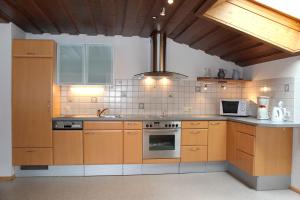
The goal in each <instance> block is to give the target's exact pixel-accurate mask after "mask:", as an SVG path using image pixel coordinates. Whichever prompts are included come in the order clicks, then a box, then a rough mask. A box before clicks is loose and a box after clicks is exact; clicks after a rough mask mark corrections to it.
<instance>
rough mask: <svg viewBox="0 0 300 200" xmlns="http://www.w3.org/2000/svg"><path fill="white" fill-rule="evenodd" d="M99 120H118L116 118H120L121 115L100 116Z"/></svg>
mask: <svg viewBox="0 0 300 200" xmlns="http://www.w3.org/2000/svg"><path fill="white" fill-rule="evenodd" d="M99 118H104V119H118V118H121V115H101V116H100V117H99Z"/></svg>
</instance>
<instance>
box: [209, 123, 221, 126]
mask: <svg viewBox="0 0 300 200" xmlns="http://www.w3.org/2000/svg"><path fill="white" fill-rule="evenodd" d="M210 125H213V126H216V125H220V122H211V123H210Z"/></svg>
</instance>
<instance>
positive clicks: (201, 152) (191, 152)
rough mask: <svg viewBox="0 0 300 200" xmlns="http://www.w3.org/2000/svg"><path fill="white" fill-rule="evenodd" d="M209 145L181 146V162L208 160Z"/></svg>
mask: <svg viewBox="0 0 300 200" xmlns="http://www.w3.org/2000/svg"><path fill="white" fill-rule="evenodd" d="M206 161H207V146H181V162H206Z"/></svg>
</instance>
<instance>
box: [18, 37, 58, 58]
mask: <svg viewBox="0 0 300 200" xmlns="http://www.w3.org/2000/svg"><path fill="white" fill-rule="evenodd" d="M55 47H56V44H55V42H54V41H51V40H14V42H13V56H16V57H54V56H55V54H56V50H55Z"/></svg>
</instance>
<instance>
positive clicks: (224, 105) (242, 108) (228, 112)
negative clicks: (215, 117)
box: [220, 99, 249, 117]
mask: <svg viewBox="0 0 300 200" xmlns="http://www.w3.org/2000/svg"><path fill="white" fill-rule="evenodd" d="M220 115H225V116H242V117H244V116H245V117H246V116H249V100H246V99H221V100H220Z"/></svg>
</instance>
